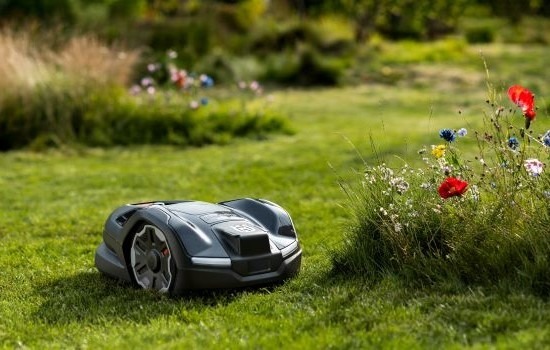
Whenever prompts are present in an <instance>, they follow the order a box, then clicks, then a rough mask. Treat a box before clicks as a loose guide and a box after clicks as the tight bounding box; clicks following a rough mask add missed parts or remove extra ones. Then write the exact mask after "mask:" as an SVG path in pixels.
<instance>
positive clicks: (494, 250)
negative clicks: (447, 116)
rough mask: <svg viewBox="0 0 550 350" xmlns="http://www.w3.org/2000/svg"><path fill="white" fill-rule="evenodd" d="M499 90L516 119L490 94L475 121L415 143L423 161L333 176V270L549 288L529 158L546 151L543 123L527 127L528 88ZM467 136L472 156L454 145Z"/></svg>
mask: <svg viewBox="0 0 550 350" xmlns="http://www.w3.org/2000/svg"><path fill="white" fill-rule="evenodd" d="M509 95H510V98H511V99H512V101H513V102H514V103H516V104H517V105H518V106H519V107H521V110H522V112H523V115H524V116H525V120H526V123H525V127H524V126H518V125H517V124H518V122H517V121H516V119H517V116H516V114H517V113H516V112H515V111H516V109H515V108H513V109H512V108H510V109H509V108H506V107H501V106H503V105H504V103H503V101H499V100H497V99H496V98H492V100H490V101H488V110H487V112H486V114H485V121H486V123H485V124H486V127H485V129H484V130H479V131H475V132H473V133H472V132H470V133H469V134H467V133H466V130H465V129H460V130H458V131H456V130H453V129H442V130H441V131H440V133H439V136H440V138H441V139H442V140H440V144H435V145H433V146H431V147H429V148H426V147H424V148H423V149H422V150H421V151H420V153H421V154H422V157H423V161H424V164H425V166H424V167H420V168H413V167H411V166H409V165H408V164H404V165H403V166H402V167H401V168H393V167H390V166H388V165H386V164H384V163H382V162H381V163H379V164H377V165H369V164H365V173H364V175H363V176H362V178H361V179H360V181H359V182H358V183H357V184H350V183H347V184H345V183H344V184H342V186H343V188H344V190H345V191H346V193H347V194H348V197H349V199H350V202H349V205H350V210H351V211H352V213H353V214H354V215H353V217H354V219H353V221H352V222H351V223H350V227H349V230H348V232H347V235H346V241H345V243H344V244H343V245H342V247H340V248H339V249H337V250H335V251H334V254H333V259H334V262H335V268H336V270H337V271H340V272H342V273H350V274H364V275H367V276H369V277H370V278H371V279H373V280H376V279H379V278H381V277H383V276H384V275H386V274H388V273H389V274H397V275H399V276H402V277H403V278H404V279H405V280H407V281H409V282H411V283H413V284H426V283H427V284H430V283H438V282H443V283H448V282H458V283H462V284H466V285H485V286H491V285H502V286H507V287H510V288H519V289H524V290H531V291H534V292H536V293H540V294H545V295H548V294H549V293H550V235H548V227H549V225H550V210H549V208H550V205H549V204H550V175H549V174H548V171H547V170H546V169H544V164H543V163H542V162H541V161H539V159H542V160H543V161H545V160H547V159H548V158H549V150H550V131H547V132H542V133H541V134H540V135H538V134H536V133H534V132H533V131H531V130H529V126H530V124H531V121H532V120H533V118H534V115H535V114H536V113H535V109H534V102H533V100H532V95H531V94H530V92H529V91H528V90H526V89H524V88H521V87H518V86H515V87H512V88H511V89H510V90H509ZM491 96H497V94H496V93H494V94H492V95H491ZM468 138H473V141H474V142H475V144H477V152H475V153H473V154H470V153H467V152H464V153H462V152H461V151H460V149H459V147H458V145H460V144H462V143H463V142H464V141H465V140H466V139H468Z"/></svg>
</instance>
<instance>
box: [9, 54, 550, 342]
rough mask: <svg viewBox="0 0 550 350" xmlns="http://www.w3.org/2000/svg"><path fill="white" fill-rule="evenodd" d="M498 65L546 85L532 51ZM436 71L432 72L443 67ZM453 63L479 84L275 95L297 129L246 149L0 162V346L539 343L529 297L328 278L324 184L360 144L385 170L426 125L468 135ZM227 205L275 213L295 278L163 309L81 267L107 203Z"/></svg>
mask: <svg viewBox="0 0 550 350" xmlns="http://www.w3.org/2000/svg"><path fill="white" fill-rule="evenodd" d="M477 49H478V48H473V49H472V50H474V53H475V50H477ZM483 49H484V50H485V49H486V50H487V52H489V53H488V54H487V56H488V59H489V61H498V60H499V58H498V57H497V56H491V55H490V53H491V52H492V51H491V50H495V49H494V48H493V47H491V48H485V47H484V48H483ZM509 55H510V56H513V57H508V58H507V60H509V62H510V65H506V64H505V62H499V69H498V70H495V71H492V74H493V75H494V77H495V78H498V82H502V85H503V86H506V85H507V84H511V83H521V84H524V85H529V83H530V82H539V81H541V80H542V79H543V78H544V76H545V75H546V81H548V78H549V77H548V73H545V72H548V70H547V69H546V67H545V65H544V62H545V61H544V60H543V59H539V56H536V55H544V57H546V61H547V60H548V59H550V51H549V50H548V49H547V48H546V49H542V48H540V47H539V48H532V49H529V48H525V49H524V50H523V51H522V52H516V55H517V56H514V55H513V52H510V53H509ZM531 55H532V57H535V56H536V58H533V61H532V62H533V66H528V67H527V66H522V68H521V69H525V70H529V71H528V72H526V73H525V75H522V74H521V73H520V72H518V71H517V70H516V67H515V66H514V65H512V64H513V62H515V61H521V60H520V57H523V59H524V60H525V59H527V58H529V57H531ZM526 57H527V58H526ZM476 66H478V67H479V69H477V70H476V69H473V68H472V67H476ZM500 67H502V69H500ZM536 67H538V69H536ZM412 68H415V67H412ZM443 68H445V66H441V65H439V66H434V67H433V69H434V70H435V69H439V71H444V72H447V70H445V69H443ZM463 69H464V75H465V76H468V77H470V76H474V77H478V76H480V77H481V79H479V80H475V79H472V80H470V79H466V80H465V82H463V83H464V84H466V85H462V84H463V83H461V84H459V85H455V84H452V83H450V82H448V81H443V79H439V78H438V77H440V75H438V74H435V75H429V74H427V73H425V71H423V72H424V73H423V74H425V76H424V78H426V79H428V80H426V82H425V83H423V84H420V85H414V84H413V85H412V86H414V88H413V87H411V86H410V85H399V86H379V85H362V86H359V87H350V88H342V89H328V90H306V91H304V90H296V91H291V90H288V91H280V92H277V93H275V94H274V99H275V100H274V104H275V105H276V106H279V108H280V110H281V111H282V112H285V113H288V114H289V115H290V118H291V120H292V123H293V126H294V128H295V130H297V133H296V134H295V135H292V136H271V137H269V138H268V139H267V140H264V141H262V142H257V141H253V140H238V141H234V142H232V143H230V144H228V145H225V146H208V147H204V148H187V149H180V148H176V147H163V146H158V147H153V146H143V147H137V146H136V147H129V148H111V149H93V148H92V149H84V150H61V151H60V150H57V151H56V150H52V151H48V152H43V153H32V152H25V151H17V152H8V153H3V154H0V169H2V170H0V188H1V189H2V197H1V198H2V199H1V200H0V213H1V214H0V266H2V268H1V270H0V344H1V345H2V347H4V348H37V349H38V348H136V347H143V348H159V347H162V348H174V349H176V348H178V349H179V348H183V347H186V346H187V347H189V348H214V347H216V348H281V347H282V346H285V347H288V348H342V349H347V348H412V349H415V348H433V349H439V348H442V347H445V348H464V347H470V348H475V349H486V348H495V347H496V348H542V347H545V346H548V344H550V331H549V330H548V329H549V327H548V326H549V324H548V321H547V319H548V318H547V315H548V314H549V312H550V303H548V301H546V300H544V299H541V298H539V297H536V296H534V295H531V294H526V293H523V292H511V293H503V292H502V291H500V290H498V289H491V288H483V289H482V288H460V287H458V286H456V285H453V284H452V283H450V284H449V285H439V286H438V287H428V286H426V287H418V288H414V289H411V288H410V287H407V286H405V285H403V284H402V282H401V280H400V279H399V278H396V277H392V276H388V277H386V278H384V279H383V280H381V281H379V282H377V283H373V282H371V281H369V280H367V279H366V278H360V277H356V278H352V279H344V278H341V277H338V276H334V275H332V274H331V273H330V271H331V263H330V257H329V251H330V250H331V249H332V248H334V247H335V246H337V245H338V244H339V243H340V240H341V239H342V237H343V235H344V232H345V230H346V226H347V225H348V222H349V219H350V214H349V213H348V212H347V210H346V209H345V208H344V206H343V205H344V204H345V201H346V198H345V194H344V193H343V192H342V191H341V190H340V189H339V187H338V184H337V181H338V179H339V178H344V179H345V178H353V177H354V175H353V173H354V171H361V170H362V169H361V167H362V161H361V159H360V157H359V156H358V155H357V151H360V152H361V153H362V155H363V157H364V158H365V159H366V160H367V161H369V160H370V159H372V157H373V155H372V153H371V152H370V150H371V146H370V140H371V139H372V140H373V141H374V142H375V143H376V145H377V147H378V148H379V152H380V154H382V155H385V156H386V157H387V158H388V159H389V160H393V161H398V160H397V158H395V157H393V155H394V154H395V155H398V156H400V157H402V158H404V159H407V160H413V159H416V158H417V157H418V155H417V154H416V151H417V150H418V149H419V148H420V147H421V146H422V145H424V144H432V143H437V142H438V138H437V136H436V135H437V131H438V130H439V129H440V128H442V127H450V128H458V127H462V126H466V127H468V128H470V129H472V128H475V127H476V126H479V125H481V120H480V112H481V110H482V108H483V107H484V106H483V103H484V100H485V91H486V90H485V87H484V82H483V74H484V71H483V64H482V62H481V61H473V62H470V63H468V64H467V66H466V67H464V68H463V67H458V68H457V67H456V66H453V67H448V70H449V71H451V70H454V71H457V72H462V70H463ZM537 72H538V73H537ZM428 73H431V71H430V72H428ZM512 78H513V79H512ZM517 79H520V80H521V81H518V80H517ZM413 83H414V82H413ZM536 92H537V98H539V97H540V99H539V100H538V101H542V97H545V96H546V97H547V96H550V87H549V86H548V85H540V86H538V88H537V90H536ZM459 110H460V111H461V113H460V114H459V113H458V111H459ZM537 118H538V119H537V121H536V123H535V124H534V126H533V127H534V128H537V129H538V128H540V129H543V128H544V127H543V126H544V125H545V126H546V127H548V125H549V122H548V113H547V112H544V111H539V116H538V117H537ZM351 143H352V144H353V146H352V145H351ZM242 196H250V197H263V198H268V199H270V200H272V201H274V202H277V203H279V204H281V205H282V206H283V207H285V208H286V209H287V210H288V211H289V212H290V213H291V215H292V217H293V219H294V222H295V224H296V226H297V229H298V232H299V235H300V236H299V237H300V239H301V243H302V247H303V251H304V256H303V265H302V267H303V268H302V271H301V273H300V275H299V276H298V277H297V278H295V279H293V280H290V281H288V282H287V283H285V284H283V285H279V286H274V287H272V288H265V289H247V290H237V291H217V292H207V293H192V294H190V295H189V296H186V297H183V298H179V299H170V298H167V297H165V296H160V295H157V294H154V293H149V292H145V291H141V290H135V289H132V288H129V287H128V286H127V285H124V284H119V283H117V282H115V281H113V280H110V279H108V278H104V277H102V276H101V275H100V274H99V273H98V272H97V270H96V269H95V267H94V265H93V255H94V250H95V248H96V247H97V245H98V244H99V243H100V242H101V233H102V225H103V222H104V220H105V219H106V217H107V215H108V214H109V213H110V212H111V211H112V210H113V209H114V208H115V207H116V206H118V205H120V204H122V203H128V202H136V201H144V200H154V199H175V198H182V199H184V198H189V199H199V200H205V201H220V200H224V199H230V198H235V197H242Z"/></svg>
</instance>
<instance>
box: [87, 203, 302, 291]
mask: <svg viewBox="0 0 550 350" xmlns="http://www.w3.org/2000/svg"><path fill="white" fill-rule="evenodd" d="M301 257H302V250H301V249H300V245H299V244H298V238H297V236H296V230H295V228H294V225H293V223H292V219H291V218H290V216H289V215H288V213H287V212H286V211H285V210H284V209H283V208H281V207H280V206H278V205H277V204H275V203H272V202H269V201H267V200H263V199H250V198H244V199H236V200H230V201H226V202H221V203H218V204H212V203H206V202H197V201H159V202H149V203H137V204H127V205H124V206H121V207H119V208H117V209H116V210H115V211H114V212H113V213H112V214H111V215H110V216H109V218H108V219H107V222H106V223H105V230H104V232H103V242H102V243H101V245H100V246H99V247H98V248H97V251H96V254H95V265H96V267H97V268H98V270H99V271H101V272H103V273H104V274H106V275H109V276H111V277H115V278H118V279H121V280H124V281H128V282H131V283H134V284H135V285H137V286H139V287H141V288H145V289H154V290H157V291H159V292H168V293H170V294H174V295H177V294H181V293H182V292H183V291H184V290H188V289H205V288H235V287H243V286H251V285H258V284H267V283H274V282H279V281H282V280H284V279H286V278H288V277H291V276H293V275H295V274H296V273H298V271H299V269H300V263H301Z"/></svg>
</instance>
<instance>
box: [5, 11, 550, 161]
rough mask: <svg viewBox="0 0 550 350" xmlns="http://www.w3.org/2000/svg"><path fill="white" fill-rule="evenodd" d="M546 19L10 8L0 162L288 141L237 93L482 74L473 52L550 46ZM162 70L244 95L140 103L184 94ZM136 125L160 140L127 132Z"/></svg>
mask: <svg viewBox="0 0 550 350" xmlns="http://www.w3.org/2000/svg"><path fill="white" fill-rule="evenodd" d="M549 16H550V2H549V1H544V0H528V1H523V2H518V1H514V0H0V54H1V55H2V57H3V58H4V59H3V60H1V61H0V74H2V77H3V79H2V80H1V81H0V87H1V88H2V91H3V93H2V95H1V96H0V139H1V140H0V150H6V149H11V148H18V147H25V146H27V145H31V146H32V145H39V146H40V145H42V144H46V145H47V144H54V145H55V144H58V143H60V144H63V143H66V142H73V141H76V142H83V143H85V144H91V145H111V144H134V143H171V144H182V145H202V144H208V143H223V142H226V141H228V140H229V139H231V138H232V137H234V136H241V135H251V136H254V135H256V136H258V135H262V134H263V133H264V132H270V131H283V132H286V131H288V130H289V128H288V126H286V121H285V118H284V117H283V116H278V115H274V114H272V113H271V112H269V111H268V110H264V109H261V108H256V109H250V108H248V102H250V101H249V100H250V99H248V98H243V93H244V94H246V92H244V91H243V89H242V88H241V89H237V88H236V87H237V86H243V84H244V86H258V81H261V82H262V85H268V86H277V85H279V86H281V85H282V86H301V87H310V86H334V85H344V84H359V83H365V82H369V83H372V82H374V83H382V84H396V83H399V82H402V81H407V79H408V78H410V77H411V76H414V75H415V74H418V72H417V71H415V70H414V69H411V66H412V65H426V64H432V65H433V64H438V63H449V62H450V63H457V62H459V63H465V64H468V62H476V63H479V58H478V57H473V55H474V54H473V53H472V52H473V51H472V50H469V49H468V48H469V44H485V43H493V42H495V43H514V44H530V45H548V44H550V20H548V17H549ZM168 53H171V58H170V59H167V56H168V55H167V54H168ZM470 64H472V63H470ZM151 66H153V67H160V66H163V67H168V68H169V67H173V68H174V67H177V68H178V69H184V70H185V72H186V74H187V72H188V73H189V74H190V75H189V77H191V78H193V77H195V78H196V77H198V76H199V74H203V75H207V76H208V77H209V78H211V79H213V81H215V82H216V86H220V85H221V86H222V87H223V86H225V87H226V88H227V91H231V89H233V91H236V93H235V94H234V95H233V96H232V97H231V98H229V99H227V98H219V99H216V96H215V95H216V93H214V92H212V91H209V96H210V95H212V94H213V96H214V98H213V99H212V100H211V103H209V107H208V109H205V110H204V111H202V110H201V111H200V112H199V113H196V111H194V108H191V109H189V108H188V107H186V108H181V106H182V105H189V103H195V104H196V103H197V101H198V100H199V99H201V100H202V101H204V102H205V104H208V102H207V100H206V99H205V98H206V95H202V94H203V92H200V94H201V95H198V92H197V91H196V90H193V89H192V90H191V91H188V92H184V93H183V94H180V95H178V96H175V97H170V96H171V95H170V96H169V95H164V96H162V95H159V96H156V97H155V98H153V97H146V98H144V97H139V98H138V99H135V98H132V97H133V96H129V94H128V89H129V88H130V86H132V85H134V86H135V85H136V84H137V85H140V82H142V79H143V78H144V77H145V78H149V76H150V77H152V78H153V79H154V80H155V86H154V87H147V86H145V87H146V88H150V89H154V90H157V89H158V91H163V90H165V89H167V90H169V88H170V84H172V85H173V81H172V79H171V76H170V74H169V73H168V72H170V70H169V69H164V70H158V69H156V70H155V68H153V69H154V70H155V72H154V74H153V72H152V71H151V68H150V67H151ZM159 74H164V76H160V75H159ZM409 80H410V79H409ZM141 85H143V83H141ZM172 88H173V86H172ZM260 90H261V89H260ZM256 92H258V91H256ZM223 94H224V93H222V94H221V95H223ZM167 96H168V97H167ZM231 100H232V101H231ZM235 101H236V102H235ZM144 106H146V107H147V109H144V108H143V107H144ZM206 111H209V112H208V113H207V112H206ZM235 115H240V116H242V118H240V119H239V118H235V117H234V116H235ZM150 116H156V117H157V119H155V118H153V117H151V118H150ZM112 118H115V119H112ZM228 118H233V119H231V120H232V123H228V122H227V120H228ZM161 119H162V120H163V121H165V123H164V124H163V123H161V122H159V120H161ZM130 124H132V125H141V126H147V128H149V129H151V130H153V129H154V130H156V131H154V132H153V131H152V133H151V134H150V135H143V134H140V133H139V130H141V129H142V128H141V127H139V128H137V129H136V130H134V131H135V133H130V132H122V131H123V130H129V129H128V126H127V125H130ZM227 125H229V126H230V127H227ZM153 126H155V127H153ZM117 128H118V129H117ZM109 129H110V130H111V131H112V130H115V131H112V132H108V130H109ZM138 129H139V130H138ZM116 130H120V131H121V132H119V133H117V132H116ZM121 137H122V139H120V138H121Z"/></svg>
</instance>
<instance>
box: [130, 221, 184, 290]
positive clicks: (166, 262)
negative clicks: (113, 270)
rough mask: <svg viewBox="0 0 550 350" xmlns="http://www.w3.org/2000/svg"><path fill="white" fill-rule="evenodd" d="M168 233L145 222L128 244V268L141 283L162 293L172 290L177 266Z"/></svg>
mask: <svg viewBox="0 0 550 350" xmlns="http://www.w3.org/2000/svg"><path fill="white" fill-rule="evenodd" d="M169 234H170V233H165V232H163V231H162V230H161V229H159V228H158V227H156V226H155V225H152V224H148V223H146V224H144V225H142V226H140V227H138V229H137V230H136V232H135V234H134V235H133V237H132V239H131V241H130V244H129V251H128V255H129V260H128V261H129V262H130V264H129V266H128V269H129V270H130V271H129V272H130V275H132V278H133V279H134V281H135V282H136V284H137V285H138V286H139V287H141V288H144V289H153V290H156V291H158V292H161V293H169V292H170V291H171V289H172V287H173V285H174V282H175V279H176V268H175V264H174V255H173V251H172V247H171V245H170V243H169V242H170V240H169V238H168V235H169Z"/></svg>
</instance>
